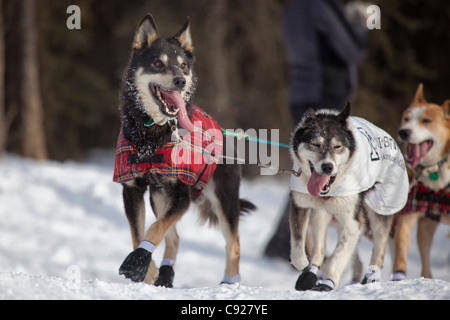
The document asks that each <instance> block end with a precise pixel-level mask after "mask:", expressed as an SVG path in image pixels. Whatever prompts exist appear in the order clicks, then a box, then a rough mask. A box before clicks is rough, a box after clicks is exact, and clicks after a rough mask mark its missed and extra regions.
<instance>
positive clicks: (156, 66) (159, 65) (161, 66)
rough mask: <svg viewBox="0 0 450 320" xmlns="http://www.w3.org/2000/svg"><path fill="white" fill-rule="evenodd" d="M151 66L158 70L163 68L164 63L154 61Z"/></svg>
mask: <svg viewBox="0 0 450 320" xmlns="http://www.w3.org/2000/svg"><path fill="white" fill-rule="evenodd" d="M152 64H153V66H154V67H155V68H158V69H159V68H163V67H164V62H162V61H161V60H156V61H154V62H153V63H152Z"/></svg>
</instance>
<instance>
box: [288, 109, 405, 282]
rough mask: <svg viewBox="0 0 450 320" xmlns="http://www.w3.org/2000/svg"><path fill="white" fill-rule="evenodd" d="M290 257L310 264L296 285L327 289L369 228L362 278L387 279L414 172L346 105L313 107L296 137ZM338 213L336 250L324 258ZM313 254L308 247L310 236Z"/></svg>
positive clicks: (389, 143)
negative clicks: (391, 240) (395, 224)
mask: <svg viewBox="0 0 450 320" xmlns="http://www.w3.org/2000/svg"><path fill="white" fill-rule="evenodd" d="M291 146H292V148H291V153H292V158H293V161H294V169H295V170H301V172H302V174H301V176H300V177H298V178H297V177H292V178H291V200H290V201H291V207H290V229H291V263H292V265H293V266H294V267H295V268H297V269H298V270H303V272H302V274H301V275H300V276H299V278H298V280H297V282H296V285H295V288H296V289H297V290H309V289H313V290H321V291H328V290H332V289H334V288H336V287H337V286H338V285H339V282H340V279H341V276H342V273H343V271H344V269H345V267H346V266H347V265H348V262H349V260H350V259H351V257H352V254H353V253H354V251H355V248H356V246H357V244H358V242H359V238H360V235H361V234H362V233H363V231H365V230H369V228H368V227H369V226H370V232H371V238H372V240H373V243H374V249H373V252H372V257H371V261H370V266H369V268H368V271H367V273H366V275H365V277H364V279H363V283H367V282H373V281H375V280H380V269H381V267H382V265H383V260H384V254H385V249H386V245H387V241H388V237H389V232H390V230H391V225H392V221H393V214H394V213H396V212H397V211H399V210H400V209H401V208H403V206H404V205H405V203H406V199H407V195H408V177H407V172H406V169H405V162H404V159H403V156H402V154H401V151H400V149H399V148H398V146H397V144H396V143H395V141H394V140H393V139H392V138H391V137H390V136H389V135H388V134H387V133H386V132H385V131H383V130H381V129H380V128H378V127H376V126H374V125H373V124H371V123H370V122H368V121H366V120H364V119H361V118H358V117H350V105H349V104H348V105H347V106H346V107H345V108H344V110H342V111H341V112H336V111H331V110H319V111H317V112H315V111H314V110H312V109H309V110H308V111H307V112H306V113H305V115H304V116H303V118H302V120H301V121H300V123H299V124H298V126H297V128H296V129H295V131H294V133H293V135H292V139H291ZM333 218H334V219H335V221H336V224H337V229H338V232H339V236H338V243H337V246H336V249H335V251H334V253H333V255H332V256H331V257H330V259H329V261H327V264H326V266H324V268H325V270H323V271H324V277H323V279H324V280H318V277H317V274H318V269H319V268H320V266H321V265H322V263H323V260H324V254H325V240H326V230H327V226H328V224H329V223H330V221H331V220H332V219H333ZM307 231H308V234H309V235H310V238H309V239H308V240H311V241H310V243H309V244H308V251H309V252H308V256H307V253H306V249H305V244H306V241H305V240H306V235H307Z"/></svg>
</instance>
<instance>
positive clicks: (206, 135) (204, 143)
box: [114, 14, 255, 287]
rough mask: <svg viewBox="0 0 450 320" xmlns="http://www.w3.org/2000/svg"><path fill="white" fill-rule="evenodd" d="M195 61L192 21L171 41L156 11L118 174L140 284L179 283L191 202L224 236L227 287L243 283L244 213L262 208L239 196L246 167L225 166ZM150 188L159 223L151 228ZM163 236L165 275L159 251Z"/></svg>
mask: <svg viewBox="0 0 450 320" xmlns="http://www.w3.org/2000/svg"><path fill="white" fill-rule="evenodd" d="M194 61H195V56H194V47H193V43H192V38H191V32H190V27H189V17H188V18H187V20H186V22H185V23H184V25H183V26H182V28H181V29H180V30H179V31H178V32H177V33H176V34H175V35H174V36H173V37H170V38H165V37H161V36H160V34H159V33H158V31H157V28H156V25H155V22H154V20H153V18H152V16H151V14H147V15H146V16H145V17H144V18H143V20H142V21H141V22H140V23H139V25H138V27H137V29H136V32H135V35H134V41H133V44H132V52H131V57H130V60H129V63H128V67H127V69H126V71H125V74H124V78H123V81H122V85H121V89H120V98H121V107H120V109H121V114H122V127H121V130H120V134H119V139H118V143H117V150H116V162H115V169H114V170H115V171H114V181H115V182H118V183H121V184H122V185H123V201H124V206H125V213H126V216H127V218H128V222H129V225H130V229H131V237H132V241H133V249H134V251H132V252H131V253H130V254H129V255H128V256H127V257H126V258H125V260H124V261H123V263H122V265H121V266H120V269H119V273H120V274H121V275H124V276H125V277H126V278H129V279H131V280H132V281H135V282H141V281H145V282H146V283H153V282H154V284H155V285H158V286H165V287H172V286H173V280H174V274H175V273H174V264H175V261H176V256H177V251H178V244H179V236H178V234H177V230H176V226H175V225H176V223H177V221H178V220H179V219H180V218H181V217H182V216H183V214H184V213H185V212H186V211H187V210H188V208H189V206H190V204H191V203H195V204H196V205H197V206H198V208H199V212H200V216H201V218H202V220H203V221H205V222H206V221H208V220H209V222H210V223H211V224H213V225H214V224H219V226H220V229H221V230H222V232H223V235H224V237H225V241H226V267H225V275H224V277H223V280H222V283H235V282H239V280H240V275H239V234H238V223H239V216H240V215H241V214H242V213H244V212H248V211H251V210H254V209H255V207H254V205H253V204H252V203H250V202H248V201H246V200H242V199H239V185H240V178H241V175H240V167H239V166H238V165H218V161H217V160H218V159H217V156H219V155H220V153H221V152H222V146H223V143H222V138H223V137H222V133H221V131H220V127H219V126H218V125H217V123H216V122H215V121H214V119H212V118H211V117H210V116H209V115H208V114H207V113H206V112H204V111H203V110H202V109H201V108H199V107H197V106H195V105H193V104H192V99H193V95H194V92H195V87H196V80H197V79H196V76H195V73H194V70H193V66H194ZM180 159H181V161H180ZM147 190H149V191H150V204H151V207H152V209H153V212H154V213H155V215H156V221H155V222H154V223H153V224H151V226H150V227H149V228H148V230H145V226H144V223H145V208H144V194H145V193H146V191H147ZM163 239H165V251H164V256H163V260H162V262H161V265H160V268H159V273H158V272H154V271H155V270H154V269H156V266H155V264H154V262H153V261H152V252H153V251H154V250H155V249H156V247H157V246H158V245H159V244H160V243H161V241H162V240H163ZM150 265H151V266H150ZM149 266H150V268H149ZM156 271H158V270H156ZM193 272H195V271H194V270H193ZM156 274H158V275H157V276H156ZM155 278H156V281H154V280H155Z"/></svg>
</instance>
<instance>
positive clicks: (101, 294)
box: [0, 152, 450, 300]
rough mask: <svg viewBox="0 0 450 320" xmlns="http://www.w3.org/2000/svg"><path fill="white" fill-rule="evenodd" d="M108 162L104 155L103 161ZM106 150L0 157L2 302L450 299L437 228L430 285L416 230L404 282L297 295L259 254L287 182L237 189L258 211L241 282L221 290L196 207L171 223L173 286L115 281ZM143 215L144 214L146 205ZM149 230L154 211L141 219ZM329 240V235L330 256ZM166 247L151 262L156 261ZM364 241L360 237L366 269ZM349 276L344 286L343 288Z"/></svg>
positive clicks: (291, 275) (120, 215) (449, 275)
mask: <svg viewBox="0 0 450 320" xmlns="http://www.w3.org/2000/svg"><path fill="white" fill-rule="evenodd" d="M105 155H106V156H105ZM112 171H113V154H112V152H96V153H93V154H92V156H91V157H90V158H89V159H88V160H87V161H86V162H84V163H76V162H64V163H59V162H52V161H48V162H37V161H32V160H29V159H23V158H19V157H17V156H14V155H8V154H7V155H5V156H4V157H3V158H1V159H0V299H163V300H169V299H192V300H199V299H201V300H205V299H252V300H264V299H268V300H272V299H277V300H293V299H294V300H297V299H314V300H317V299H450V239H449V238H448V237H447V234H448V232H449V228H448V226H443V225H441V226H439V228H438V231H437V233H436V235H435V239H434V246H433V251H432V258H431V260H432V271H433V274H434V276H435V279H433V280H427V279H421V278H420V257H419V253H418V249H417V245H416V242H415V241H416V240H415V230H414V231H413V232H414V233H413V242H412V245H411V252H410V255H409V258H408V268H409V270H408V279H407V280H405V281H402V282H389V281H388V279H389V273H390V271H391V259H390V257H389V256H388V257H386V262H385V267H384V268H383V270H382V276H383V280H384V281H383V282H381V283H375V284H370V285H366V286H362V285H359V284H358V285H347V286H345V285H342V286H341V288H339V289H338V290H335V291H334V292H331V293H319V292H297V291H295V290H294V289H293V288H294V284H295V281H296V279H297V277H298V274H299V273H298V272H297V271H295V270H293V269H292V268H291V267H290V266H289V264H288V263H287V262H285V261H280V260H270V259H266V258H264V257H263V251H264V248H265V245H266V243H267V241H268V240H269V239H270V237H271V235H272V232H273V228H274V227H275V226H276V224H277V222H278V219H279V214H280V211H281V208H282V207H283V206H284V203H285V201H286V197H287V192H288V183H287V177H284V178H278V177H277V178H275V177H264V178H258V179H256V180H254V181H251V182H250V181H245V182H244V183H243V186H242V189H241V194H242V196H243V197H245V198H247V199H249V200H251V201H252V202H254V203H255V204H256V205H257V206H258V208H259V209H258V211H257V212H254V213H252V214H251V215H250V216H246V217H244V218H243V219H242V222H241V224H240V234H241V255H242V257H241V267H240V272H241V277H242V282H241V284H239V285H231V286H230V285H226V286H219V285H218V283H219V282H220V280H221V278H222V273H223V269H224V258H225V257H224V245H225V242H224V240H223V238H222V235H221V233H220V231H219V230H214V229H209V228H208V227H207V226H201V225H199V224H198V222H197V216H196V212H195V210H194V209H190V211H189V212H188V213H187V214H186V215H185V216H184V217H183V218H182V220H181V221H180V223H179V224H178V232H179V234H180V237H181V244H180V250H179V255H178V260H177V265H176V268H175V272H176V274H175V283H174V288H173V289H166V288H158V287H154V286H148V285H145V284H142V283H138V284H136V283H131V282H130V281H129V280H126V279H125V278H123V277H120V276H119V275H118V269H119V266H120V264H121V263H122V261H123V259H124V258H125V257H126V255H127V254H128V253H129V252H130V250H131V238H130V234H129V228H128V224H127V221H126V218H125V215H124V212H123V204H122V199H121V186H120V185H118V184H115V183H113V182H112ZM147 210H148V212H149V211H150V210H151V209H150V207H149V205H148V201H147ZM147 217H148V219H147V224H148V225H149V224H150V223H151V222H152V221H153V214H151V213H150V214H149V215H147ZM335 239H336V234H335V231H334V230H333V229H331V230H330V232H329V240H328V242H329V245H328V250H329V251H330V252H331V251H332V249H333V245H334V243H335ZM162 249H163V248H158V249H157V250H156V252H155V254H154V259H155V261H156V263H157V264H158V263H159V262H160V261H161V257H162V252H163V250H162ZM370 251H371V244H370V242H369V241H368V240H366V239H362V241H361V244H360V247H359V253H360V255H361V258H362V260H363V262H364V263H365V267H367V262H368V261H369V257H370ZM350 277H351V276H350V272H349V271H347V272H346V273H345V275H344V278H343V281H342V282H343V283H344V284H345V283H348V282H349V281H350Z"/></svg>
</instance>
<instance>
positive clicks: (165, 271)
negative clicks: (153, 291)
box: [155, 266, 175, 288]
mask: <svg viewBox="0 0 450 320" xmlns="http://www.w3.org/2000/svg"><path fill="white" fill-rule="evenodd" d="M174 277H175V271H174V270H173V268H172V266H161V267H160V268H159V275H158V279H156V281H155V286H157V287H166V288H173V278H174Z"/></svg>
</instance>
